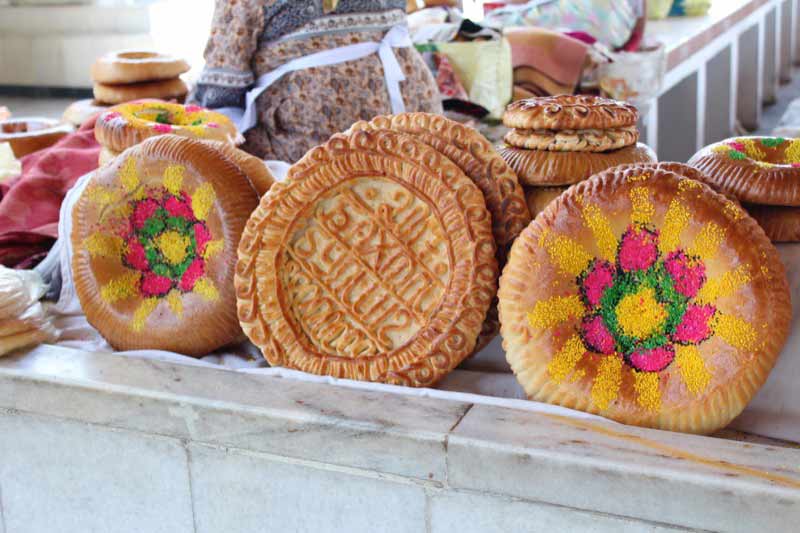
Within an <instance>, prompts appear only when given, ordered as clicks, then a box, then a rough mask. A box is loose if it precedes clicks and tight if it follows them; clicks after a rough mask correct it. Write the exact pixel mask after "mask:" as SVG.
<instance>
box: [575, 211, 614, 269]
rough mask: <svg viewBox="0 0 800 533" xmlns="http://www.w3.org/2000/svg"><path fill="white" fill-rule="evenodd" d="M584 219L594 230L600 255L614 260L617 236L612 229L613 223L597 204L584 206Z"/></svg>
mask: <svg viewBox="0 0 800 533" xmlns="http://www.w3.org/2000/svg"><path fill="white" fill-rule="evenodd" d="M583 220H584V221H585V222H586V225H587V226H588V227H589V229H590V230H591V231H592V234H593V235H594V238H595V241H596V242H597V248H598V249H599V250H600V255H601V256H602V257H603V258H604V259H607V260H609V261H613V260H614V258H615V257H616V255H617V237H616V236H615V235H614V230H613V229H611V223H610V222H609V221H608V219H607V218H606V217H605V215H603V213H602V211H600V208H599V207H597V206H596V205H587V206H586V207H584V208H583Z"/></svg>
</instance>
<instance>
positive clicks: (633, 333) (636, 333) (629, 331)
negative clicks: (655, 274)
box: [615, 287, 667, 339]
mask: <svg viewBox="0 0 800 533" xmlns="http://www.w3.org/2000/svg"><path fill="white" fill-rule="evenodd" d="M615 313H616V315H617V322H618V323H619V325H620V327H621V328H622V331H623V332H624V333H625V335H628V336H630V337H638V338H640V339H646V338H647V337H649V336H650V335H651V334H652V333H654V332H655V331H657V330H659V329H661V327H662V326H663V324H664V321H665V320H666V319H667V312H666V311H665V310H664V308H663V307H662V306H661V304H660V303H658V300H657V299H656V293H655V290H654V289H653V288H652V287H645V288H643V289H639V290H638V291H636V292H635V293H633V294H627V295H625V296H624V297H623V298H622V299H621V300H620V301H619V303H618V304H617V307H616V309H615Z"/></svg>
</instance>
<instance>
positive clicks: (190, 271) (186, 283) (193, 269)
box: [178, 257, 206, 292]
mask: <svg viewBox="0 0 800 533" xmlns="http://www.w3.org/2000/svg"><path fill="white" fill-rule="evenodd" d="M205 271H206V268H205V262H204V261H203V260H202V259H201V258H199V257H198V258H197V259H195V260H194V261H192V264H191V265H189V268H187V269H186V271H185V272H184V273H183V276H182V277H181V281H180V283H179V284H178V288H180V290H182V291H183V292H189V291H191V290H192V289H194V284H195V283H196V282H197V280H198V279H200V278H201V277H203V274H205Z"/></svg>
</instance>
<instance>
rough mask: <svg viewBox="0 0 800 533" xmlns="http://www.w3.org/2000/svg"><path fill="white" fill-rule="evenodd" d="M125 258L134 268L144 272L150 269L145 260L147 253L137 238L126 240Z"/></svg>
mask: <svg viewBox="0 0 800 533" xmlns="http://www.w3.org/2000/svg"><path fill="white" fill-rule="evenodd" d="M125 260H126V261H127V262H128V264H129V265H131V266H132V267H133V268H135V269H136V270H139V271H141V272H145V271H147V270H150V263H148V261H147V255H145V252H144V246H142V243H140V242H139V241H138V240H136V239H133V240H131V241H130V242H128V253H127V255H126V256H125Z"/></svg>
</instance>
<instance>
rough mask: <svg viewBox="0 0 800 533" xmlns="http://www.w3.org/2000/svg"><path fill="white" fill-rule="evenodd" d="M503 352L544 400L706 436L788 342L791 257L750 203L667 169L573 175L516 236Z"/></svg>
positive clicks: (506, 281)
mask: <svg viewBox="0 0 800 533" xmlns="http://www.w3.org/2000/svg"><path fill="white" fill-rule="evenodd" d="M499 298H500V321H501V324H502V328H501V331H502V334H503V338H504V347H505V349H506V353H507V358H508V360H509V363H510V364H511V367H512V369H513V370H514V373H515V374H516V376H517V378H518V380H519V381H520V383H521V384H522V386H523V387H524V388H525V391H526V392H527V394H528V395H529V396H530V397H531V398H532V399H535V400H539V401H546V402H551V403H557V404H560V405H563V406H566V407H570V408H574V409H580V410H584V411H589V412H592V413H598V414H601V415H604V416H607V417H609V418H613V419H615V420H618V421H621V422H625V423H629V424H636V425H642V426H649V427H655V428H661V429H669V430H677V431H687V432H696V433H709V432H712V431H714V430H716V429H719V428H721V427H724V426H725V425H726V424H727V423H728V422H730V421H731V420H732V419H733V418H734V417H735V416H736V415H738V414H739V413H740V412H741V411H742V409H743V408H744V406H745V405H746V403H747V402H748V401H749V400H750V398H751V397H752V396H753V395H754V394H755V392H756V391H757V390H758V389H759V387H760V386H761V385H762V384H763V383H764V381H765V380H766V378H767V375H768V373H769V371H770V370H771V368H772V366H773V365H774V363H775V360H776V359H777V357H778V354H779V352H780V350H781V348H782V347H783V345H784V343H785V341H786V337H787V334H788V329H789V322H790V317H791V306H790V302H789V290H788V285H787V281H786V275H785V272H784V268H783V265H782V264H781V262H780V259H779V258H778V254H777V251H776V250H775V248H774V247H773V246H772V244H771V243H770V242H769V239H767V237H766V235H764V232H763V231H762V230H761V228H760V227H759V226H758V224H756V222H755V221H754V220H753V219H752V218H750V217H749V216H748V215H747V214H746V213H745V212H744V211H743V210H742V209H741V207H739V206H737V205H736V204H735V203H733V202H731V201H730V200H727V199H726V198H725V197H723V196H722V195H720V194H718V193H715V192H713V191H712V190H711V189H710V188H709V187H707V186H705V185H703V184H701V183H699V182H697V181H694V180H691V179H688V178H685V177H683V176H679V175H678V174H675V173H673V172H670V171H667V170H661V169H649V170H642V169H639V168H635V167H633V168H628V169H612V170H609V171H607V172H604V173H601V174H599V175H597V176H594V177H593V178H591V179H589V180H587V181H586V182H584V183H581V184H579V185H576V186H574V187H572V188H571V189H570V190H568V191H567V192H566V193H564V194H563V195H561V196H560V197H559V198H558V199H557V200H555V201H554V202H553V203H551V204H550V205H549V206H548V207H547V209H545V211H544V212H543V213H541V214H540V215H539V216H538V217H537V218H536V219H535V220H534V222H532V223H531V225H530V226H528V228H527V229H526V230H525V231H524V232H523V233H522V235H520V237H519V238H518V239H517V241H516V242H515V243H514V246H513V247H512V250H511V255H510V258H509V262H508V265H507V266H506V269H505V270H504V272H503V276H502V278H501V281H500V291H499Z"/></svg>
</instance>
